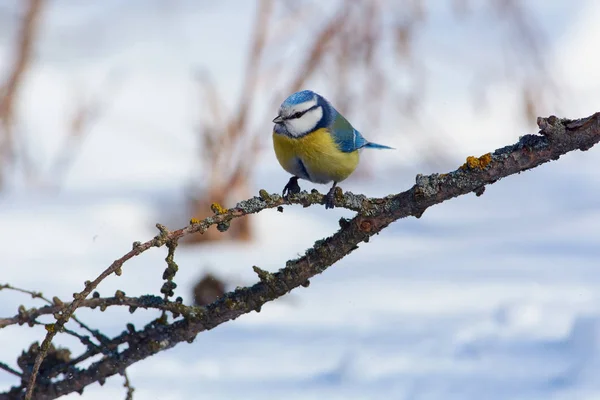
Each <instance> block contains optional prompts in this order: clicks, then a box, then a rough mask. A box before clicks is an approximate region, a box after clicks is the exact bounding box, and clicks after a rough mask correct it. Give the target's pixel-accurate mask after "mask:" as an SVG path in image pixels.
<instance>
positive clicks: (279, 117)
mask: <svg viewBox="0 0 600 400" xmlns="http://www.w3.org/2000/svg"><path fill="white" fill-rule="evenodd" d="M273 122H275V123H276V124H281V123H282V122H283V118H281V115H278V116H276V117H275V119H274V120H273Z"/></svg>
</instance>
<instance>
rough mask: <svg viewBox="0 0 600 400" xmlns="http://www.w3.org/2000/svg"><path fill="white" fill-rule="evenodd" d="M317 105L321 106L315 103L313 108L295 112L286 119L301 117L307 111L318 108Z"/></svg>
mask: <svg viewBox="0 0 600 400" xmlns="http://www.w3.org/2000/svg"><path fill="white" fill-rule="evenodd" d="M317 107H319V105H318V104H317V105H314V106H312V107H311V108H308V109H306V110H304V111H298V112H295V113H293V114H292V115H290V116H289V117H287V118H286V119H296V118H300V117H301V116H303V115H304V114H306V113H307V112H309V111H311V110H314V109H316V108H317Z"/></svg>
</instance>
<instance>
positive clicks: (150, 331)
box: [0, 113, 600, 399]
mask: <svg viewBox="0 0 600 400" xmlns="http://www.w3.org/2000/svg"><path fill="white" fill-rule="evenodd" d="M538 126H539V127H540V135H526V136H524V137H522V138H521V139H520V140H519V142H517V143H515V144H513V145H510V146H506V147H504V148H501V149H498V150H496V151H494V152H493V153H487V154H485V155H483V156H481V157H468V158H467V160H466V162H465V163H464V164H463V165H462V166H460V167H459V168H458V169H456V170H455V171H452V172H449V173H445V174H432V175H427V176H425V175H418V176H417V178H416V184H415V185H414V186H413V187H412V188H410V189H409V190H407V191H405V192H402V193H398V194H394V195H389V196H387V197H385V198H379V199H377V198H375V199H374V198H367V197H365V196H362V195H354V194H352V193H345V194H344V193H342V192H341V190H339V191H338V193H336V198H335V205H336V206H337V207H344V208H348V209H351V210H354V211H357V215H356V216H355V217H354V218H352V219H341V220H340V230H339V231H338V232H337V233H335V234H334V235H333V236H331V237H329V238H326V239H324V240H319V241H317V242H315V244H314V246H313V247H312V248H310V249H308V250H307V251H306V253H305V255H303V256H302V257H299V258H297V259H294V260H290V261H288V262H287V263H286V265H285V267H284V268H282V269H280V270H279V271H277V272H273V273H272V272H268V271H264V270H262V269H261V268H259V267H256V266H255V267H254V268H253V269H254V271H255V272H256V273H257V275H258V278H259V282H258V283H256V284H255V285H254V286H251V287H246V288H238V289H236V290H235V291H233V292H230V293H227V294H226V295H225V296H223V297H221V298H220V299H219V300H217V301H215V302H214V303H212V304H210V305H208V306H205V307H189V306H183V307H178V308H177V302H175V303H172V302H166V301H164V299H160V298H159V299H160V300H161V302H162V303H161V304H162V306H161V307H164V308H161V309H163V310H167V311H170V312H175V315H176V316H179V315H181V316H182V318H179V319H177V320H176V321H175V322H173V323H171V324H167V323H158V322H156V321H153V322H152V323H150V324H148V325H147V326H146V327H145V328H144V329H142V330H141V331H135V329H133V330H132V331H131V332H129V333H128V334H127V335H124V336H123V337H122V340H124V341H127V343H128V344H129V346H128V348H127V349H126V350H123V351H121V352H118V351H114V352H112V353H110V354H108V355H106V356H105V357H104V358H103V359H102V360H100V361H98V362H95V363H93V364H92V365H90V366H89V367H88V368H87V369H83V370H81V369H72V370H70V371H69V374H67V375H68V377H67V378H65V379H63V380H60V381H57V382H49V381H48V380H44V381H43V382H40V384H38V385H35V376H36V374H37V372H38V369H39V367H40V365H41V363H42V360H43V359H44V357H45V355H46V353H47V352H48V350H49V349H50V348H51V347H50V345H51V342H52V339H53V337H54V336H55V335H56V333H57V332H58V331H60V330H62V329H63V328H64V325H65V323H66V322H67V321H68V320H69V318H70V317H71V316H72V315H73V313H74V312H75V310H76V309H77V308H78V307H80V306H83V305H85V306H89V305H90V304H91V303H88V302H89V300H86V297H87V296H88V295H89V294H91V293H92V291H94V289H95V288H96V287H97V286H98V284H99V283H100V282H101V281H102V280H103V279H105V278H106V277H108V276H110V275H111V274H113V273H114V274H116V275H120V274H121V272H122V267H123V264H124V263H125V262H126V261H127V260H129V259H131V258H133V257H135V256H137V255H139V254H141V253H143V252H145V251H147V250H149V249H150V248H152V247H161V246H164V245H166V244H167V243H173V242H174V241H176V240H178V239H179V238H181V237H183V236H186V235H189V234H191V233H196V232H205V231H206V229H208V227H210V226H212V225H217V227H218V228H219V230H226V229H227V228H228V227H229V224H230V222H231V220H233V219H235V218H240V217H243V216H245V215H248V214H251V213H256V212H260V211H262V210H265V209H268V208H275V207H278V208H279V209H280V211H281V210H282V209H281V208H280V207H281V206H283V205H285V204H302V205H304V206H309V205H313V204H321V203H322V202H323V195H322V194H320V193H318V192H316V191H313V192H311V193H306V192H302V193H300V194H299V195H297V196H293V197H292V198H291V199H290V200H289V202H288V201H284V200H283V199H282V198H281V197H280V196H278V195H270V194H268V193H267V192H265V191H261V192H260V196H258V197H254V198H252V199H249V200H246V201H243V202H241V203H239V204H238V205H237V206H236V207H234V208H231V209H229V210H226V209H223V208H222V207H220V206H219V205H218V204H214V205H213V207H212V209H213V212H214V213H215V215H214V216H212V217H209V218H206V219H204V220H202V221H198V220H192V221H191V222H190V225H189V226H187V227H185V228H182V229H179V230H176V231H169V230H167V229H166V228H165V227H163V226H162V225H158V227H159V230H160V234H159V235H157V236H156V237H155V238H153V239H152V240H149V241H147V242H145V243H139V242H136V243H134V245H133V248H132V250H130V251H129V252H128V253H127V254H125V255H124V256H123V257H121V258H119V259H118V260H116V261H115V262H114V263H113V264H112V265H110V266H109V267H108V268H107V269H106V270H105V271H104V272H102V274H100V275H99V276H98V277H97V278H96V279H95V280H94V281H91V282H87V283H86V287H85V289H84V290H83V291H82V292H80V293H75V294H74V295H73V297H74V301H73V302H72V303H69V304H66V305H64V306H63V307H62V308H61V310H60V311H56V312H54V313H53V315H54V316H55V318H56V323H55V324H50V325H48V326H47V330H48V333H47V335H46V338H45V339H44V342H43V343H42V345H41V347H40V351H39V352H38V353H36V354H37V356H36V360H35V364H34V368H33V370H32V375H31V379H30V381H29V385H28V387H27V397H30V396H31V395H32V394H34V392H33V388H34V387H35V398H36V399H53V398H56V397H59V396H62V395H65V394H68V393H72V392H74V391H79V392H81V391H82V390H83V389H84V388H85V386H87V385H89V384H91V383H93V382H101V383H102V382H103V381H104V380H105V379H106V378H107V377H109V376H112V375H114V374H117V373H122V372H123V371H125V369H126V368H127V367H128V366H130V365H131V364H133V363H135V362H137V361H139V360H142V359H144V358H146V357H149V356H151V355H153V354H156V353H158V352H160V351H163V350H166V349H169V348H171V347H173V346H175V345H176V344H178V343H180V342H182V341H188V342H191V341H193V340H194V338H195V337H196V335H197V334H198V333H199V332H202V331H205V330H208V329H212V328H214V327H216V326H218V325H220V324H222V323H224V322H227V321H230V320H233V319H236V318H237V317H239V316H240V315H243V314H246V313H249V312H251V311H257V312H259V311H260V309H261V307H262V306H263V305H264V304H265V303H266V302H268V301H272V300H274V299H276V298H278V297H281V296H283V295H285V294H286V293H288V292H289V291H290V290H292V289H295V288H297V287H298V286H304V287H306V286H308V285H309V279H310V278H312V277H314V276H315V275H317V274H320V273H321V272H323V271H325V270H326V269H327V268H329V267H330V266H331V265H333V264H334V263H335V262H337V261H339V260H340V259H341V258H343V257H345V256H346V255H348V254H350V253H351V252H352V251H354V250H356V249H357V248H358V245H359V244H360V243H362V242H368V241H369V239H370V237H371V236H373V235H375V234H377V233H379V232H380V231H381V230H382V229H384V228H385V227H387V226H388V225H389V224H391V223H392V222H394V221H397V220H398V219H401V218H405V217H408V216H415V217H417V218H419V217H421V215H422V214H423V213H424V212H425V210H426V209H427V208H429V207H431V206H432V205H435V204H439V203H442V202H444V201H446V200H449V199H452V198H454V197H457V196H460V195H464V194H467V193H471V192H474V193H475V194H477V195H481V194H482V193H483V191H484V188H485V186H486V185H489V184H492V183H494V182H496V181H498V180H499V179H502V178H504V177H507V176H509V175H513V174H517V173H519V172H522V171H525V170H528V169H531V168H534V167H536V166H538V165H541V164H543V163H546V162H549V161H551V160H556V159H558V158H559V157H560V156H561V155H563V154H566V153H567V152H570V151H573V150H577V149H579V150H587V149H589V148H591V147H592V146H594V145H595V144H596V143H598V141H600V113H596V114H594V115H592V116H590V117H588V118H582V119H578V120H567V119H559V118H556V117H553V116H552V117H549V118H538ZM128 301H129V300H128ZM142 307H143V306H142ZM169 307H176V309H175V310H173V309H170V308H169ZM154 308H159V307H154ZM38 312H39V310H38ZM22 391H23V388H22V387H17V388H13V390H11V392H10V393H6V394H4V395H0V399H3V398H13V397H14V396H17V397H20V396H22V394H23V392H22Z"/></svg>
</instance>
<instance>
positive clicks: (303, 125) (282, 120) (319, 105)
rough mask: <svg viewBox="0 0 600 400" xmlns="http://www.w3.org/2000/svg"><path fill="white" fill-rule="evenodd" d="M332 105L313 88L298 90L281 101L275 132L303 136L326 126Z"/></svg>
mask: <svg viewBox="0 0 600 400" xmlns="http://www.w3.org/2000/svg"><path fill="white" fill-rule="evenodd" d="M330 107H331V106H330V105H329V103H328V102H327V100H325V98H323V97H322V96H320V95H319V94H317V93H315V92H313V91H311V90H302V91H300V92H296V93H294V94H292V95H291V96H289V97H288V98H287V99H285V101H284V102H283V103H281V106H280V107H279V113H278V115H277V117H275V119H274V120H273V122H274V123H275V132H277V133H282V134H285V135H288V136H292V137H301V136H304V135H306V134H307V133H310V132H312V131H314V130H315V129H318V128H321V127H324V126H326V125H327V121H328V120H329V118H330V117H329V116H330V114H331V111H330Z"/></svg>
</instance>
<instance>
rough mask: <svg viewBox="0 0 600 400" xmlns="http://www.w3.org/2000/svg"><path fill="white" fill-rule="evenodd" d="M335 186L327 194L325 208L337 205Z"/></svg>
mask: <svg viewBox="0 0 600 400" xmlns="http://www.w3.org/2000/svg"><path fill="white" fill-rule="evenodd" d="M334 202H335V186H334V187H332V188H331V189H329V192H327V194H326V195H325V209H328V208H334V207H335V204H334Z"/></svg>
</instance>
